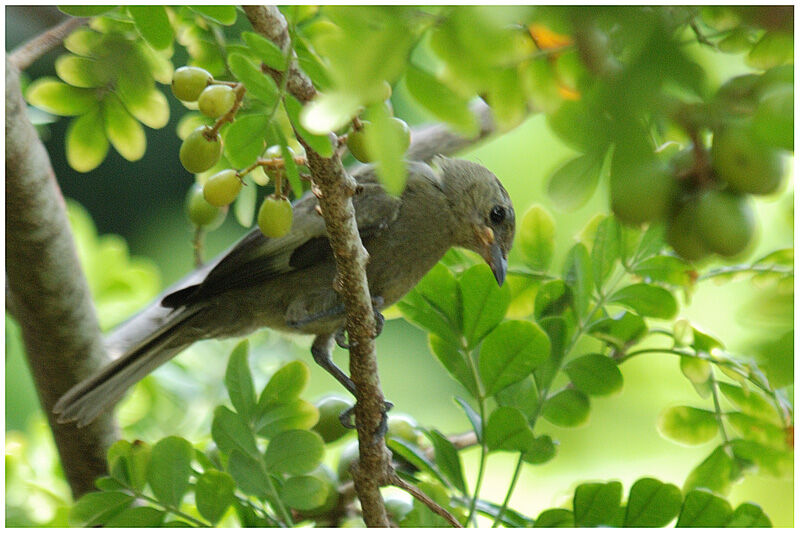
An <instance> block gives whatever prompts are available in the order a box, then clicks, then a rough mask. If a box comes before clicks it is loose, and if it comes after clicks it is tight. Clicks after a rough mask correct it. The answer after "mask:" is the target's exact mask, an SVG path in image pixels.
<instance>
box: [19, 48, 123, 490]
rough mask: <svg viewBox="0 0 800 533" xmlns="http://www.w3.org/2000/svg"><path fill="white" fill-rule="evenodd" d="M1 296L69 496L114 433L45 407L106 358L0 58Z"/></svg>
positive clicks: (53, 189)
mask: <svg viewBox="0 0 800 533" xmlns="http://www.w3.org/2000/svg"><path fill="white" fill-rule="evenodd" d="M6 279H7V291H6V294H7V296H8V297H10V299H11V305H9V306H8V308H10V309H13V312H14V316H15V318H16V319H17V321H18V322H19V325H20V328H21V330H22V337H23V342H24V344H25V351H26V353H27V358H28V363H29V365H30V368H31V371H32V373H33V378H34V381H35V383H36V389H37V391H38V394H39V399H40V401H41V404H42V408H43V409H44V411H45V413H46V414H47V417H48V421H49V423H50V427H51V428H52V430H53V436H54V437H55V441H56V446H57V447H58V452H59V454H60V456H61V464H62V465H63V467H64V472H65V474H66V476H67V480H68V481H69V483H70V487H71V488H72V492H73V494H74V495H75V496H76V497H77V496H80V495H81V494H83V493H85V492H88V491H91V490H94V480H95V478H97V477H99V476H101V475H105V473H106V460H105V453H106V449H107V447H108V446H109V445H110V444H111V443H112V442H114V441H115V440H116V439H117V438H118V432H117V429H116V426H115V424H114V422H113V418H112V415H111V414H106V415H103V416H101V417H100V418H98V419H97V420H96V421H95V422H94V423H92V424H91V425H89V426H87V427H84V428H82V429H80V430H79V429H78V428H77V427H76V426H75V425H74V424H69V425H65V424H58V423H57V422H56V420H55V416H54V415H53V412H52V407H53V405H54V404H55V403H56V401H57V400H58V398H59V397H60V396H61V395H62V394H64V393H65V392H66V391H67V390H68V389H69V388H70V387H72V386H73V385H75V384H76V383H78V382H79V381H81V380H83V379H85V378H87V377H89V376H90V375H91V374H92V373H93V372H95V371H96V370H97V369H99V368H100V367H101V366H102V365H103V364H104V363H105V362H106V355H105V351H104V349H103V345H102V337H101V336H100V328H99V326H98V323H97V317H96V316H95V313H94V307H93V306H92V300H91V296H90V293H89V287H88V285H87V283H86V279H85V278H84V276H83V271H82V270H81V266H80V262H79V261H78V256H77V253H76V251H75V247H74V244H73V239H72V234H71V232H70V227H69V223H68V221H67V214H66V208H65V205H64V199H63V197H62V195H61V191H60V189H59V187H58V184H57V183H56V180H55V174H54V173H53V169H52V167H51V165H50V160H49V158H48V156H47V151H46V150H45V148H44V145H43V144H42V143H41V141H40V140H39V137H38V136H37V134H36V130H35V129H34V127H33V126H32V125H31V123H30V121H29V120H28V117H27V115H26V106H25V102H24V101H23V99H22V93H21V92H20V86H19V71H18V70H17V68H15V66H14V65H13V64H12V63H11V59H10V58H8V57H7V58H6Z"/></svg>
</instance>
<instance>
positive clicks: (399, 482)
mask: <svg viewBox="0 0 800 533" xmlns="http://www.w3.org/2000/svg"><path fill="white" fill-rule="evenodd" d="M389 482H390V483H391V484H392V485H394V486H395V487H399V488H401V489H403V490H404V491H406V492H407V493H409V494H411V495H412V496H413V497H414V498H416V499H418V500H419V501H421V502H422V503H424V504H425V505H426V506H427V507H428V509H430V510H431V511H433V512H434V513H436V514H438V515H439V516H441V517H442V518H444V519H445V520H447V522H448V523H449V524H450V525H451V526H453V527H464V526H463V525H462V524H461V522H459V521H458V520H457V519H456V517H455V516H453V515H452V514H451V513H450V512H449V511H448V510H447V509H445V508H444V507H442V506H441V505H439V504H438V503H436V502H435V501H433V500H432V499H431V498H430V497H429V496H428V495H427V494H425V493H424V492H422V491H421V490H419V489H418V488H417V487H415V486H414V485H412V484H410V483H408V482H406V481H405V480H404V479H403V478H401V477H400V476H398V475H397V474H394V473H393V474H392V475H391V476H390V478H389Z"/></svg>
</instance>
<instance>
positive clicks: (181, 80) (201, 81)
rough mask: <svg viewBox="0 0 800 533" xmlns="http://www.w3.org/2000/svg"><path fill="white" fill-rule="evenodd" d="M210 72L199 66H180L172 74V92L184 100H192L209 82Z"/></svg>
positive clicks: (195, 98)
mask: <svg viewBox="0 0 800 533" xmlns="http://www.w3.org/2000/svg"><path fill="white" fill-rule="evenodd" d="M212 79H213V78H212V76H211V74H209V72H208V71H207V70H204V69H202V68H199V67H181V68H179V69H178V70H176V71H175V74H173V75H172V94H174V95H175V96H176V97H177V98H178V99H179V100H183V101H184V102H194V101H196V100H197V99H198V98H199V97H200V93H202V92H203V89H205V88H206V86H207V85H208V84H209V83H211V80H212Z"/></svg>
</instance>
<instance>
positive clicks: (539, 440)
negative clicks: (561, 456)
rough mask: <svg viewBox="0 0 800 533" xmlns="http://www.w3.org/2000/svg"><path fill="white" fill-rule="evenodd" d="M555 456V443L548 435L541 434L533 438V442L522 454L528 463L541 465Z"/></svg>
mask: <svg viewBox="0 0 800 533" xmlns="http://www.w3.org/2000/svg"><path fill="white" fill-rule="evenodd" d="M555 456H556V443H555V442H553V439H552V438H551V437H550V435H542V436H540V437H536V438H535V439H534V440H533V444H532V445H531V447H530V448H529V449H528V451H526V452H525V455H523V456H522V460H523V461H525V462H526V463H528V464H532V465H541V464H544V463H546V462H548V461H549V460H550V459H552V458H553V457H555Z"/></svg>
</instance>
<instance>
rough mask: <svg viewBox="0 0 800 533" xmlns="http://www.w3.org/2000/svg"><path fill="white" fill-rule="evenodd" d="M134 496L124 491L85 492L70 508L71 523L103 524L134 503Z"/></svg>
mask: <svg viewBox="0 0 800 533" xmlns="http://www.w3.org/2000/svg"><path fill="white" fill-rule="evenodd" d="M133 500H134V497H133V496H131V495H129V494H125V493H122V492H90V493H88V494H84V495H83V496H82V497H81V498H80V499H79V500H78V501H77V502H75V504H74V505H73V506H72V508H71V509H70V510H69V525H70V526H72V527H93V526H97V525H102V524H103V523H105V521H106V520H108V519H109V518H111V517H112V516H114V515H116V514H118V513H120V512H121V511H122V510H123V509H125V508H127V507H128V506H129V505H130V504H131V503H133Z"/></svg>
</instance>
